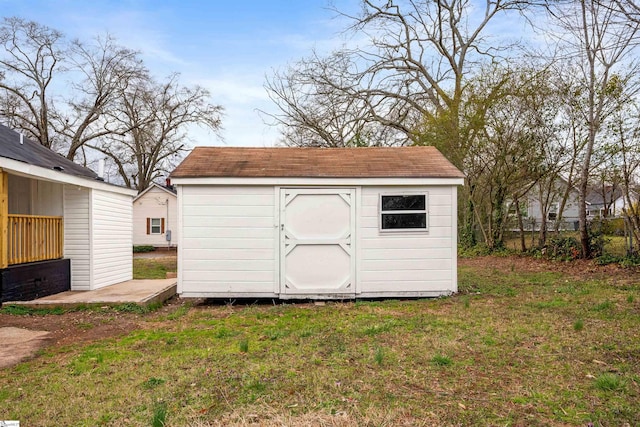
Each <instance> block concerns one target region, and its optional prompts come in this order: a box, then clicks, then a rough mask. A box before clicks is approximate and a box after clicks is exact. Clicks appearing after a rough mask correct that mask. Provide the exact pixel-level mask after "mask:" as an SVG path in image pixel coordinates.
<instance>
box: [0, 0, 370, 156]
mask: <svg viewBox="0 0 640 427" xmlns="http://www.w3.org/2000/svg"><path fill="white" fill-rule="evenodd" d="M333 3H334V4H336V5H337V6H338V7H339V8H340V9H341V10H344V9H351V10H353V9H354V8H355V7H357V1H356V0H338V1H334V2H333ZM0 10H2V16H3V17H9V16H18V17H21V18H24V19H27V20H33V21H36V22H39V23H41V24H45V25H47V26H49V27H52V28H55V29H57V30H60V31H62V32H63V33H64V34H65V35H66V36H68V37H70V38H79V39H81V40H88V39H90V38H91V37H93V36H95V35H98V34H104V33H106V32H108V33H110V34H111V35H113V36H115V37H116V38H117V39H118V41H119V42H120V43H121V44H123V45H125V46H127V47H129V48H132V49H136V50H139V51H141V53H142V56H143V59H144V61H145V63H146V65H147V66H148V67H149V68H150V69H151V71H152V72H153V73H154V75H156V76H157V77H159V78H160V77H163V76H166V75H168V74H169V73H171V72H179V73H180V74H181V75H182V78H181V80H182V82H183V83H186V84H200V85H202V86H204V87H206V88H207V89H208V90H209V91H210V92H211V94H212V101H213V102H214V103H217V104H221V105H222V106H224V107H225V109H226V113H225V117H224V119H223V126H224V131H223V136H224V138H225V141H224V144H226V145H229V146H270V145H273V144H274V143H275V142H276V140H277V138H278V131H277V129H275V128H272V127H269V126H267V125H265V124H264V123H263V120H262V119H261V117H260V115H259V114H258V112H257V111H256V110H257V109H262V110H267V111H274V106H273V104H272V103H271V101H270V100H269V99H268V97H267V93H266V91H265V90H264V88H263V85H264V81H265V75H267V74H269V73H270V72H271V70H272V69H274V68H279V67H284V66H286V64H287V63H290V62H294V61H296V60H297V59H300V58H301V57H303V56H305V55H308V54H309V53H310V52H311V49H314V48H315V49H318V50H319V51H320V52H327V51H329V50H331V49H332V48H334V47H338V46H340V45H341V44H342V41H341V38H340V35H339V31H340V30H341V29H342V28H343V25H342V24H341V23H340V21H339V19H336V17H335V13H334V12H332V11H331V10H329V9H328V2H327V0H300V1H293V0H269V1H259V0H245V1H238V0H236V1H218V0H209V1H206V0H202V1H197V0H182V1H161V0H117V1H116V0H111V1H108V0H87V1H72V0H29V1H25V0H0ZM191 137H192V138H193V139H194V141H193V144H194V145H222V144H223V142H221V141H220V140H218V139H216V138H215V136H214V135H212V134H210V133H208V132H206V131H203V130H199V129H194V130H193V131H192V132H191Z"/></svg>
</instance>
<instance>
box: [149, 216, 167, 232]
mask: <svg viewBox="0 0 640 427" xmlns="http://www.w3.org/2000/svg"><path fill="white" fill-rule="evenodd" d="M162 233H164V218H147V234H162Z"/></svg>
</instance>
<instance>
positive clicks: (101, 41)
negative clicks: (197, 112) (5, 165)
mask: <svg viewBox="0 0 640 427" xmlns="http://www.w3.org/2000/svg"><path fill="white" fill-rule="evenodd" d="M0 43H1V44H2V46H3V47H4V52H0V90H1V91H2V92H3V93H2V95H3V102H2V103H0V115H1V116H3V117H4V118H5V119H6V120H7V122H8V124H9V125H10V126H11V127H14V128H17V129H20V130H22V131H23V132H24V133H25V134H26V135H27V136H29V137H32V138H34V139H36V140H37V141H39V142H40V143H41V144H42V145H44V146H46V147H49V148H53V149H56V150H58V151H64V154H65V155H66V156H67V158H69V159H72V160H73V159H76V158H77V156H78V154H79V153H80V152H81V150H82V148H83V146H84V145H85V144H86V143H87V142H89V141H91V140H93V139H95V138H99V137H102V136H105V135H108V134H111V133H113V132H119V133H122V132H126V131H127V129H121V128H115V127H114V123H113V122H112V121H109V120H107V118H108V116H107V115H106V114H105V112H107V111H109V110H111V109H112V108H114V103H115V102H116V101H117V99H118V98H119V97H120V96H121V95H122V93H123V91H124V90H125V89H126V88H127V87H128V86H129V85H130V84H131V83H132V82H133V81H134V80H136V79H141V78H145V76H146V73H147V72H146V69H145V67H144V66H143V64H142V61H141V60H140V58H139V57H138V53H137V52H135V51H132V50H130V49H127V48H125V47H123V46H120V45H118V44H117V43H116V42H115V40H114V39H113V38H112V37H110V36H108V35H107V36H105V37H96V38H95V39H94V40H92V42H90V43H84V42H81V41H79V40H74V41H71V42H69V41H67V40H66V39H65V38H64V36H63V35H62V33H60V32H59V31H56V30H54V29H51V28H49V27H46V26H44V25H41V24H38V23H36V22H31V21H25V20H23V19H20V18H5V19H4V20H3V22H2V25H0ZM82 160H85V161H86V159H82Z"/></svg>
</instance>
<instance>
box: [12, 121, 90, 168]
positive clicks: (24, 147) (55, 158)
mask: <svg viewBox="0 0 640 427" xmlns="http://www.w3.org/2000/svg"><path fill="white" fill-rule="evenodd" d="M0 157H5V158H7V159H12V160H17V161H19V162H24V163H27V164H30V165H35V166H40V167H43V168H46V169H53V170H57V171H59V172H62V173H66V174H68V175H74V176H79V177H83V178H89V179H96V178H97V177H98V175H97V174H96V173H95V172H93V171H92V170H91V169H88V168H85V167H83V166H80V165H78V164H76V163H73V162H72V161H71V160H69V159H67V158H66V157H64V156H61V155H60V154H58V153H56V152H54V151H52V150H50V149H48V148H46V147H44V146H42V145H40V144H39V143H37V142H34V141H31V140H30V139H27V138H23V140H22V144H20V134H19V133H18V132H15V131H13V130H11V129H9V128H8V127H6V126H3V125H0Z"/></svg>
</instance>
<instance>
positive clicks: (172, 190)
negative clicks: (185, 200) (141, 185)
mask: <svg viewBox="0 0 640 427" xmlns="http://www.w3.org/2000/svg"><path fill="white" fill-rule="evenodd" d="M152 188H159V189H160V190H162V191H165V192H167V193H169V194H170V195H172V196H173V197H177V191H176V190H175V189H173V188H169V187H165V186H163V185H160V184H157V183H155V182H152V183H151V185H149V186H148V187H147V188H145V189H144V190H142V191H141V192H140V194H138V195H137V196H136V197H134V198H133V201H134V202H135V201H136V200H138V199H139V198H141V197H142V196H144V195H145V194H147V193H148V192H149V191H151V189H152Z"/></svg>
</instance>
